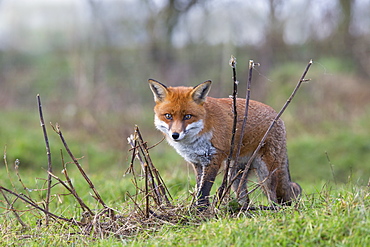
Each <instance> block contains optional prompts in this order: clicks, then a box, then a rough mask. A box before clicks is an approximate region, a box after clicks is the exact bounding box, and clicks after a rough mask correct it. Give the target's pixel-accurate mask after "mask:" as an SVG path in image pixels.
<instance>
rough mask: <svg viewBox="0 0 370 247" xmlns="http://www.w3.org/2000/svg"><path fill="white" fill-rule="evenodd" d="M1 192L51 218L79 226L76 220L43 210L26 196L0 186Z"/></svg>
mask: <svg viewBox="0 0 370 247" xmlns="http://www.w3.org/2000/svg"><path fill="white" fill-rule="evenodd" d="M0 190H1V191H6V192H8V193H9V194H12V195H14V196H16V197H17V198H19V199H21V200H22V201H24V202H26V203H28V204H29V205H31V206H32V207H34V208H36V209H38V210H40V211H42V212H43V213H45V214H48V215H49V216H51V217H53V218H55V219H59V220H64V221H66V222H69V223H73V224H74V225H78V223H77V222H76V221H75V220H73V219H67V218H64V217H61V216H58V215H55V214H53V213H51V212H49V211H47V210H45V209H43V208H41V207H39V206H38V205H37V204H35V203H34V202H32V201H30V200H29V199H28V198H26V197H24V196H23V195H21V194H18V193H16V192H14V191H11V190H9V189H7V188H5V187H3V186H0Z"/></svg>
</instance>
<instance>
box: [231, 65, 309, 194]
mask: <svg viewBox="0 0 370 247" xmlns="http://www.w3.org/2000/svg"><path fill="white" fill-rule="evenodd" d="M311 65H312V59H311V60H310V61H309V63H308V64H307V66H306V69H305V70H304V72H303V74H302V76H301V79H300V80H299V81H298V83H297V85H296V87H295V88H294V90H293V92H292V94H291V95H290V97H289V98H288V100H287V101H286V102H285V104H284V106H283V107H282V108H281V110H280V111H279V113H278V114H277V115H276V116H275V118H274V119H273V120H272V122H271V124H270V126H269V127H268V129H267V130H266V132H265V135H264V136H263V137H262V139H261V141H260V143H259V144H258V146H257V148H256V149H255V150H254V152H253V154H252V156H251V157H250V158H249V160H248V163H247V165H246V166H245V169H244V171H243V175H242V178H241V179H240V183H239V186H238V189H237V192H236V194H237V195H239V194H240V190H241V187H242V185H243V183H245V179H246V177H247V173H248V170H249V168H250V166H251V164H252V162H253V160H254V159H255V158H256V156H257V154H258V151H259V150H260V149H261V147H262V146H263V144H264V143H265V140H266V138H267V135H268V134H269V133H270V131H271V129H272V127H274V125H275V123H276V122H277V120H278V119H279V118H280V116H281V115H282V114H283V113H284V111H285V109H286V108H287V107H288V105H289V104H290V102H291V101H292V99H293V97H294V96H295V94H296V93H297V91H298V89H299V88H300V86H301V84H302V83H303V82H306V81H309V80H310V79H305V76H306V74H307V72H308V70H309V69H310V67H311Z"/></svg>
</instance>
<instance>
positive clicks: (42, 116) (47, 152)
mask: <svg viewBox="0 0 370 247" xmlns="http://www.w3.org/2000/svg"><path fill="white" fill-rule="evenodd" d="M36 97H37V105H38V108H39V115H40V125H41V128H42V132H43V134H44V140H45V146H46V154H47V157H48V179H47V192H46V200H45V210H46V211H49V203H50V193H51V176H50V173H52V172H53V169H52V165H51V152H50V145H49V138H48V134H47V132H46V127H45V122H44V115H43V113H42V105H41V98H40V95H39V94H37V96H36ZM45 222H46V225H49V215H48V214H45Z"/></svg>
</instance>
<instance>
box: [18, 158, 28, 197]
mask: <svg viewBox="0 0 370 247" xmlns="http://www.w3.org/2000/svg"><path fill="white" fill-rule="evenodd" d="M19 164H20V161H19V159H16V160H15V162H14V170H15V174H16V175H17V177H18V182H19V183H20V184H21V185H22V187H23V189H24V191H25V192H26V193H27V195H28V197H29V198H31V195H30V193H29V190H28V188H27V187H26V185H25V184H24V183H23V181H22V178H21V175H20V174H19Z"/></svg>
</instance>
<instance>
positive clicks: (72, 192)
mask: <svg viewBox="0 0 370 247" xmlns="http://www.w3.org/2000/svg"><path fill="white" fill-rule="evenodd" d="M64 171H65V170H63V173H64ZM49 175H50V176H52V177H53V178H54V179H56V180H57V181H58V182H59V183H60V184H61V185H63V186H64V187H65V188H66V189H67V190H68V191H69V192H71V194H72V195H73V196H74V197H75V198H76V200H77V202H78V203H79V204H80V206H81V208H82V209H83V210H87V211H88V212H89V213H90V215H94V213H93V212H92V211H91V209H90V208H89V207H88V206H87V205H86V204H85V203H84V202H83V200H82V199H81V198H80V197H79V196H78V194H77V191H76V190H75V189H74V187H69V186H68V185H67V184H66V183H65V182H64V181H63V180H61V179H60V178H59V177H58V176H56V175H54V174H52V173H49ZM68 181H69V182H70V180H69V179H68Z"/></svg>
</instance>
